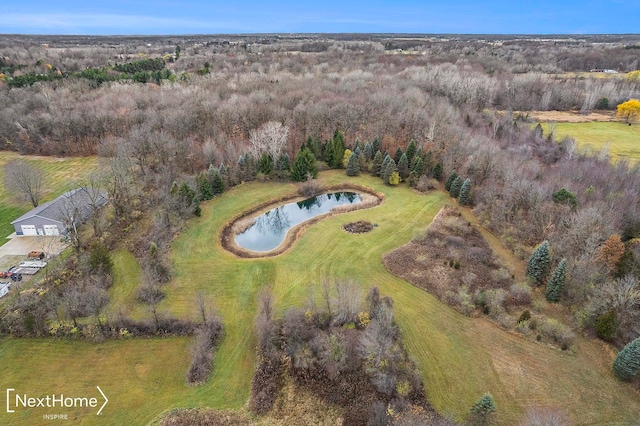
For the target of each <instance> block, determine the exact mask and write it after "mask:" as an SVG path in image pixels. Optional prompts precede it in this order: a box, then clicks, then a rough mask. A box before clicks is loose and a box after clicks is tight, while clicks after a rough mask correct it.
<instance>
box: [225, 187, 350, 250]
mask: <svg viewBox="0 0 640 426" xmlns="http://www.w3.org/2000/svg"><path fill="white" fill-rule="evenodd" d="M360 202H362V196H361V195H360V194H357V193H355V192H334V193H331V194H323V195H318V196H317V197H313V198H308V199H306V200H303V201H299V202H297V203H289V204H285V205H282V206H280V207H276V208H274V209H271V210H269V211H268V212H266V213H263V214H261V215H260V216H258V217H256V218H255V219H254V220H255V222H254V223H253V224H252V225H251V226H250V227H249V228H247V230H246V231H244V232H243V233H241V234H238V235H236V238H235V242H236V244H237V245H238V246H240V247H242V248H244V249H247V250H251V251H270V250H273V249H275V248H276V247H278V246H279V245H280V244H282V242H283V241H284V238H285V236H286V235H287V232H289V230H290V229H291V228H293V227H294V226H296V225H298V224H300V223H302V222H305V221H307V220H309V219H313V218H314V217H316V216H319V215H321V214H325V213H328V212H329V211H331V209H333V208H334V207H337V206H342V205H345V204H358V203H360Z"/></svg>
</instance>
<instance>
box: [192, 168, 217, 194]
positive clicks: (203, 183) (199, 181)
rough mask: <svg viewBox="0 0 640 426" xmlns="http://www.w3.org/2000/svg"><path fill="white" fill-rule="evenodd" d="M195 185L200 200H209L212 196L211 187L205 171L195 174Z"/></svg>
mask: <svg viewBox="0 0 640 426" xmlns="http://www.w3.org/2000/svg"><path fill="white" fill-rule="evenodd" d="M196 185H197V186H198V191H199V192H200V200H210V199H212V198H213V188H212V187H211V181H209V174H208V173H207V172H205V171H202V172H200V173H198V175H197V176H196Z"/></svg>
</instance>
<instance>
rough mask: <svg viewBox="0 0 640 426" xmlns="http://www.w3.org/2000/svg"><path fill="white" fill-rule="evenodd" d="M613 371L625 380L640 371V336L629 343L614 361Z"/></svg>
mask: <svg viewBox="0 0 640 426" xmlns="http://www.w3.org/2000/svg"><path fill="white" fill-rule="evenodd" d="M613 371H614V372H615V373H616V376H618V377H620V378H621V379H623V380H629V379H632V378H634V377H636V376H637V375H638V371H640V337H639V338H637V339H635V340H634V341H632V342H631V343H628V344H627V346H625V347H624V348H623V349H622V350H621V351H620V352H619V353H618V356H617V357H616V360H615V361H614V362H613Z"/></svg>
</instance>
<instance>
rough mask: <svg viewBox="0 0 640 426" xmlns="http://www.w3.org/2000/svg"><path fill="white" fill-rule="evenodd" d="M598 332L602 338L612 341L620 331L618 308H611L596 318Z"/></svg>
mask: <svg viewBox="0 0 640 426" xmlns="http://www.w3.org/2000/svg"><path fill="white" fill-rule="evenodd" d="M595 327H596V333H598V337H600V338H601V339H602V340H606V341H611V340H613V338H614V337H615V336H616V333H617V332H618V321H617V319H616V310H615V309H610V310H609V311H607V312H605V313H604V314H602V315H600V316H599V317H598V318H597V319H596V324H595Z"/></svg>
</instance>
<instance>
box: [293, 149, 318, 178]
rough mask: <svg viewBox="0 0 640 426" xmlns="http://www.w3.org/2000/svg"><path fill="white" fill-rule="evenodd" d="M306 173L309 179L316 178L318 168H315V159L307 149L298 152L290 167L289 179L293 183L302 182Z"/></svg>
mask: <svg viewBox="0 0 640 426" xmlns="http://www.w3.org/2000/svg"><path fill="white" fill-rule="evenodd" d="M307 173H308V174H310V175H311V177H313V178H316V177H317V176H318V168H317V167H316V157H315V156H314V155H313V152H311V151H310V150H309V148H306V147H305V148H303V149H301V150H300V151H298V154H297V155H296V158H295V160H293V166H292V167H291V179H292V180H293V181H295V182H303V181H305V180H306V179H307Z"/></svg>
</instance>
